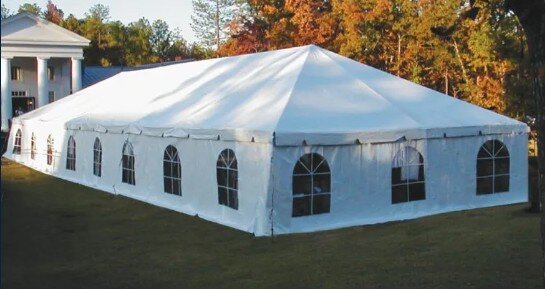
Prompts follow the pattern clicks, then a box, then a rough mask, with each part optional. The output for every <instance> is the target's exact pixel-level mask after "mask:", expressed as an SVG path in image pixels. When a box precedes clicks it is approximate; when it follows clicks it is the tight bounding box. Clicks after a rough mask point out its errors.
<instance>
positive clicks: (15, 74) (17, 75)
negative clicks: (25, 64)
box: [11, 66, 23, 80]
mask: <svg viewBox="0 0 545 289" xmlns="http://www.w3.org/2000/svg"><path fill="white" fill-rule="evenodd" d="M22 79H23V75H22V73H21V67H20V66H12V67H11V80H22Z"/></svg>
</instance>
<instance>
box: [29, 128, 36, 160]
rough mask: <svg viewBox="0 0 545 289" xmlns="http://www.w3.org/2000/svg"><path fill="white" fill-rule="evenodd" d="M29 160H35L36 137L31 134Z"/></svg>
mask: <svg viewBox="0 0 545 289" xmlns="http://www.w3.org/2000/svg"><path fill="white" fill-rule="evenodd" d="M30 158H31V159H36V136H35V135H34V133H32V137H30Z"/></svg>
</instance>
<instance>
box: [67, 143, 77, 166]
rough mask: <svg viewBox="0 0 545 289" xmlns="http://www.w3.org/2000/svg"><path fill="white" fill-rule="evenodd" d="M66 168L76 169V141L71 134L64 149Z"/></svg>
mask: <svg viewBox="0 0 545 289" xmlns="http://www.w3.org/2000/svg"><path fill="white" fill-rule="evenodd" d="M66 169H67V170H71V171H75V170H76V141H75V140H74V137H73V136H70V137H69V138H68V147H67V149H66Z"/></svg>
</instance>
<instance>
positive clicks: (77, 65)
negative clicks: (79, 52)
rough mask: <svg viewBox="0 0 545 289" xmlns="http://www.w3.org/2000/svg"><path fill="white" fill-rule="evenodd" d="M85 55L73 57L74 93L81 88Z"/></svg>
mask: <svg viewBox="0 0 545 289" xmlns="http://www.w3.org/2000/svg"><path fill="white" fill-rule="evenodd" d="M82 59H83V57H72V93H75V92H77V91H79V90H81V60H82Z"/></svg>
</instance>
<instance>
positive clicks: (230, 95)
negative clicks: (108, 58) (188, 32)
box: [5, 45, 528, 235]
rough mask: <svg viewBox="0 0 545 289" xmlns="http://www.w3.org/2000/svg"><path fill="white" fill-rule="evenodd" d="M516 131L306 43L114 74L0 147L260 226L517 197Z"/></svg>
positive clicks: (365, 218) (321, 223)
mask: <svg viewBox="0 0 545 289" xmlns="http://www.w3.org/2000/svg"><path fill="white" fill-rule="evenodd" d="M527 130H528V128H527V126H526V125H525V124H523V123H521V122H518V121H516V120H513V119H510V118H508V117H505V116H502V115H499V114H496V113H494V112H491V111H488V110H486V109H482V108H480V107H477V106H474V105H472V104H469V103H466V102H463V101H460V100H457V99H454V98H452V97H449V96H447V95H444V94H441V93H438V92H436V91H433V90H430V89H427V88H425V87H422V86H420V85H417V84H414V83H412V82H409V81H406V80H403V79H401V78H398V77H396V76H393V75H390V74H388V73H385V72H382V71H379V70H377V69H374V68H372V67H369V66H366V65H363V64H361V63H358V62H355V61H352V60H350V59H348V58H345V57H342V56H339V55H337V54H334V53H332V52H329V51H327V50H324V49H321V48H319V47H316V46H313V45H310V46H304V47H296V48H291V49H284V50H278V51H272V52H264V53H256V54H252V55H244V56H237V57H227V58H219V59H210V60H205V61H197V62H190V63H183V64H179V65H171V66H166V67H159V68H154V69H147V70H140V71H132V72H123V73H120V74H118V75H116V76H114V77H112V78H110V79H107V80H105V81H102V82H100V83H98V84H96V85H93V86H91V87H89V88H86V89H84V90H82V91H79V92H77V93H75V94H73V95H71V96H69V97H66V98H64V99H62V100H59V101H57V102H55V103H53V104H50V105H47V106H45V107H43V108H40V109H38V110H35V111H33V112H30V113H28V114H25V115H22V116H20V117H18V118H14V119H13V124H12V129H11V135H10V141H9V147H8V151H7V153H6V154H5V156H6V157H8V158H10V159H13V160H15V161H17V162H20V163H23V164H25V165H27V166H30V167H32V168H35V169H37V170H40V171H42V172H46V173H49V174H52V175H54V176H57V177H60V178H63V179H67V180H70V181H73V182H77V183H80V184H84V185H87V186H91V187H95V188H98V189H100V190H104V191H108V192H111V193H116V194H122V195H125V196H128V197H131V198H135V199H138V200H142V201H145V202H148V203H151V204H155V205H158V206H162V207H166V208H169V209H172V210H176V211H180V212H184V213H187V214H191V215H198V216H199V217H202V218H204V219H207V220H211V221H214V222H217V223H221V224H224V225H227V226H231V227H234V228H237V229H240V230H244V231H247V232H252V233H254V234H256V235H270V234H271V233H273V234H282V233H292V232H309V231H317V230H324V229H331V228H339V227H346V226H353V225H361V224H371V223H379V222H386V221H393V220H402V219H410V218H416V217H420V216H425V215H431V214H436V213H441V212H447V211H454V210H462V209H469V208H476V207H485V206H493V205H501V204H510V203H517V202H525V201H526V200H527V198H528V195H527ZM48 140H49V142H48ZM48 163H50V164H48ZM180 170H181V172H180ZM165 192H167V193H165Z"/></svg>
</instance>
